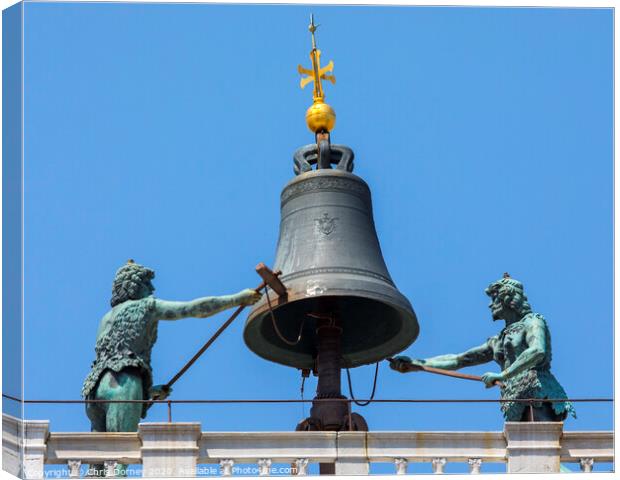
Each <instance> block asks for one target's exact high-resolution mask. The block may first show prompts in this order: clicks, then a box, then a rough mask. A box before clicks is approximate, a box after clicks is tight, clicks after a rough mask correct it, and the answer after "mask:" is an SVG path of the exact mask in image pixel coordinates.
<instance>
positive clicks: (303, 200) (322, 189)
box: [243, 143, 419, 369]
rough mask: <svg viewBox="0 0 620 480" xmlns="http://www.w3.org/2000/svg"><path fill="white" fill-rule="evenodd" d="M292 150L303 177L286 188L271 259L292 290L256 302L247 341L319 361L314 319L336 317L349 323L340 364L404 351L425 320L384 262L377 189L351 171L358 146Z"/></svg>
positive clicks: (281, 355) (292, 358) (300, 360)
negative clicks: (374, 200)
mask: <svg viewBox="0 0 620 480" xmlns="http://www.w3.org/2000/svg"><path fill="white" fill-rule="evenodd" d="M294 158H295V173H296V174H297V176H296V177H295V178H293V179H292V180H291V181H290V182H289V183H288V184H287V185H286V186H285V187H284V190H283V191H282V194H281V197H280V198H281V222H280V238H279V240H278V246H277V252H276V260H275V264H274V270H281V271H282V275H281V277H280V280H281V281H282V283H284V285H285V286H286V287H287V289H288V295H287V298H280V299H278V297H277V295H276V294H275V293H274V292H273V291H271V290H269V298H267V297H266V296H265V295H263V298H262V299H261V300H260V302H258V303H257V304H256V305H255V306H254V308H253V309H252V311H251V312H250V315H249V316H248V319H247V321H246V325H245V330H244V334H243V336H244V339H245V342H246V344H247V346H248V347H249V348H250V349H251V350H252V351H254V352H255V353H256V354H258V355H260V356H261V357H263V358H265V359H267V360H271V361H274V362H277V363H281V364H283V365H288V366H291V367H296V368H302V369H310V368H313V366H314V359H315V357H316V355H317V333H316V332H317V325H318V324H317V322H324V321H325V320H324V319H325V318H330V316H332V317H331V318H334V319H335V322H336V325H337V326H338V327H339V328H340V329H341V331H342V335H341V345H340V349H341V355H342V365H341V366H342V367H356V366H359V365H365V364H369V363H373V362H377V361H379V360H382V359H385V358H386V357H389V356H392V355H394V354H396V353H398V352H400V351H402V350H404V349H405V348H407V347H408V346H409V345H411V344H412V343H413V342H414V341H415V339H416V337H417V336H418V332H419V327H418V322H417V319H416V315H415V313H414V311H413V308H412V307H411V304H410V303H409V301H408V300H407V298H405V296H404V295H402V294H401V293H400V292H399V291H398V290H397V289H396V287H395V285H394V282H393V281H392V279H391V277H390V274H389V273H388V270H387V267H386V266H385V261H384V260H383V255H382V254H381V247H380V246H379V240H378V238H377V233H376V231H375V225H374V220H373V215H372V205H371V198H370V189H369V188H368V185H367V184H366V182H364V180H362V179H361V178H360V177H358V176H356V175H354V174H353V173H351V172H352V170H353V152H352V150H351V149H349V148H348V147H345V146H339V145H329V144H327V143H322V144H321V147H320V148H317V145H316V144H312V145H308V146H306V147H302V148H300V149H299V150H298V151H297V152H296V153H295V157H294ZM314 163H317V164H318V165H317V167H318V169H317V170H312V167H311V164H314ZM332 164H336V168H335V169H332V168H330V167H331V165H332ZM270 303H271V307H270ZM271 313H273V315H271Z"/></svg>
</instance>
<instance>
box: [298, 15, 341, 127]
mask: <svg viewBox="0 0 620 480" xmlns="http://www.w3.org/2000/svg"><path fill="white" fill-rule="evenodd" d="M318 27H319V25H315V24H314V15H310V25H309V26H308V30H310V34H311V35H312V50H311V51H310V60H312V69H311V70H310V69H307V68H303V67H302V66H301V65H298V66H297V71H298V72H299V73H300V74H302V75H306V76H305V77H302V79H301V81H300V86H301V88H304V87H305V86H306V85H308V84H309V83H311V82H313V83H314V90H313V94H312V100H313V103H312V105H311V106H310V108H308V110H307V111H306V124H307V125H308V128H309V129H310V130H311V131H313V132H314V133H318V132H325V131H327V132H329V131H330V130H332V129H333V128H334V126H335V125H336V112H335V111H334V109H333V108H332V107H331V106H329V105H328V104H327V103H325V93H324V92H323V85H322V83H321V80H327V81H328V82H332V84H335V83H336V77H335V76H334V75H328V73H331V72H332V71H333V70H334V62H333V61H330V62H329V63H328V64H327V66H325V67H323V68H321V51H320V50H319V49H318V48H317V47H316V39H315V38H314V32H316V29H317V28H318Z"/></svg>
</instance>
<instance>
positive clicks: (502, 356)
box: [391, 274, 576, 421]
mask: <svg viewBox="0 0 620 480" xmlns="http://www.w3.org/2000/svg"><path fill="white" fill-rule="evenodd" d="M485 293H486V294H487V295H488V296H489V297H490V298H491V303H490V304H489V308H490V309H491V312H492V314H493V320H504V321H505V322H506V326H505V327H504V328H503V329H502V331H501V332H500V333H499V334H498V335H495V336H493V337H491V338H489V339H488V340H487V341H486V342H484V343H483V344H482V345H480V346H478V347H475V348H472V349H470V350H467V351H466V352H463V353H459V354H447V355H440V356H437V357H432V358H427V359H424V360H411V359H410V358H409V357H406V356H399V357H396V358H394V359H393V361H392V362H391V368H393V369H394V370H397V371H400V372H403V373H404V372H408V371H415V370H416V366H417V367H419V366H421V365H424V366H427V367H434V368H441V369H445V370H458V369H460V368H463V367H468V366H471V365H480V364H483V363H487V362H490V361H492V360H493V361H495V362H496V363H497V364H498V365H499V366H500V368H501V369H502V371H501V372H500V373H494V372H488V373H485V374H484V375H482V381H483V382H484V383H485V385H486V386H487V387H491V386H493V384H494V383H495V382H496V381H499V382H501V383H502V386H501V387H500V389H501V397H502V399H506V400H511V399H523V398H536V399H541V401H540V402H535V403H534V404H533V412H532V413H533V414H534V418H532V417H531V414H530V411H529V407H528V406H527V405H526V404H525V403H523V402H502V404H501V408H502V412H503V414H504V418H505V419H506V421H532V420H534V421H560V420H564V419H565V418H566V416H567V415H568V414H569V413H570V414H571V415H572V416H573V417H576V415H575V410H574V408H573V406H572V404H571V403H570V402H568V401H565V402H555V403H553V404H552V403H550V402H545V401H544V399H565V398H568V397H567V396H566V392H565V391H564V389H563V388H562V386H561V385H560V383H559V382H558V381H557V379H556V378H555V377H554V376H553V374H552V373H551V336H550V333H549V328H548V327H547V322H545V319H544V317H543V316H542V315H540V314H538V313H534V312H533V311H532V308H531V306H530V304H529V303H528V301H527V297H526V296H525V294H524V292H523V284H522V283H521V282H519V281H517V280H515V279H514V278H510V276H509V275H508V274H505V275H504V278H502V279H500V280H498V281H497V282H494V283H492V284H491V285H489V287H488V288H487V289H486V290H485Z"/></svg>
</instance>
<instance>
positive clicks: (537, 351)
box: [502, 317, 547, 379]
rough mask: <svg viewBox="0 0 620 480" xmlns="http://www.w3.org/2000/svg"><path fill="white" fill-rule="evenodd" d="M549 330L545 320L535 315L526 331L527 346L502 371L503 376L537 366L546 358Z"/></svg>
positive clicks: (512, 375)
mask: <svg viewBox="0 0 620 480" xmlns="http://www.w3.org/2000/svg"><path fill="white" fill-rule="evenodd" d="M546 337H547V330H546V328H545V324H544V320H542V319H539V318H537V317H535V318H534V319H533V320H532V323H531V324H530V325H528V327H527V330H526V332H525V341H526V342H527V348H526V349H525V350H523V352H521V355H519V356H518V357H517V359H516V360H515V361H514V363H513V364H512V365H510V366H509V367H508V368H506V369H505V370H504V371H503V372H502V377H504V379H508V378H510V377H514V376H515V375H517V374H518V373H521V372H522V371H524V370H527V369H529V368H532V367H535V366H536V365H537V364H538V363H540V362H541V361H542V360H544V358H545V354H546V349H547V348H546V340H547V338H546Z"/></svg>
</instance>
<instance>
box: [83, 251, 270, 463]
mask: <svg viewBox="0 0 620 480" xmlns="http://www.w3.org/2000/svg"><path fill="white" fill-rule="evenodd" d="M154 277H155V272H154V271H153V270H151V269H149V268H146V267H144V266H142V265H139V264H137V263H134V262H133V261H132V260H130V261H129V262H127V264H126V265H123V266H122V267H121V268H120V269H119V270H118V271H117V272H116V277H115V278H114V283H113V286H112V299H111V301H110V304H111V306H112V310H110V311H109V312H108V313H106V314H105V315H104V316H103V318H102V319H101V322H100V324H99V330H98V332H97V341H96V344H95V354H96V358H95V361H94V362H93V364H92V369H91V371H90V373H89V374H88V376H87V377H86V380H85V381H84V386H83V387H82V396H83V397H84V398H86V399H99V400H151V399H158V400H162V399H165V398H167V396H168V395H169V394H170V393H171V389H167V388H166V387H165V386H164V385H153V373H152V369H151V350H152V349H153V345H155V342H156V340H157V325H158V322H159V321H160V320H179V319H182V318H188V317H199V318H204V317H210V316H211V315H215V314H216V313H218V312H221V311H222V310H226V309H227V308H230V307H235V306H238V305H252V304H254V303H256V302H257V301H258V300H259V299H260V297H261V296H260V294H258V293H256V291H255V290H251V289H246V290H242V291H241V292H239V293H237V294H234V295H225V296H220V297H203V298H198V299H195V300H191V301H188V302H175V301H167V300H160V299H158V298H155V297H154V296H153V292H154V290H155V288H154V287H153V284H152V283H151V281H152V279H153V278H154ZM149 406H150V405H149V404H147V403H87V404H86V414H87V415H88V418H89V419H90V421H91V431H93V432H135V431H137V429H138V423H139V421H140V418H144V417H145V416H146V412H147V410H148V408H149ZM97 467H99V468H101V466H97Z"/></svg>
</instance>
